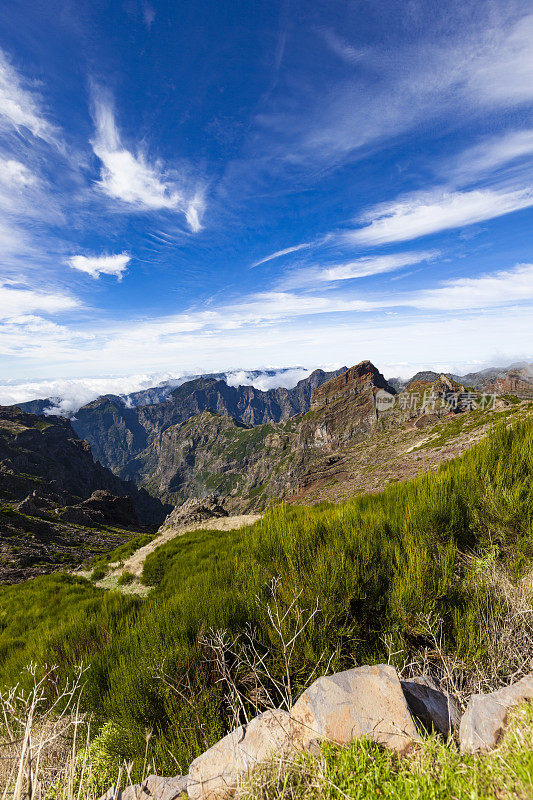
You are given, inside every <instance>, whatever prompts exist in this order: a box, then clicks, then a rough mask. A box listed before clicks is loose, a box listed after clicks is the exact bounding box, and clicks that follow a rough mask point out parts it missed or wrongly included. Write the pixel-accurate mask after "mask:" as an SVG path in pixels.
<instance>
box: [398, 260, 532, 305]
mask: <svg viewBox="0 0 533 800" xmlns="http://www.w3.org/2000/svg"><path fill="white" fill-rule="evenodd" d="M524 301H529V302H531V301H533V264H517V265H516V266H515V267H513V268H512V269H506V270H499V271H497V272H493V273H488V274H484V275H480V276H476V277H472V278H457V279H454V280H449V281H444V282H443V283H442V284H441V285H440V286H439V287H437V288H435V289H422V290H420V291H418V292H416V293H415V294H414V295H413V296H412V298H411V299H410V300H409V298H407V302H408V303H409V304H411V305H413V306H415V307H416V308H420V309H434V310H437V311H457V310H462V309H469V308H492V307H494V306H502V305H508V304H509V303H521V302H524ZM404 302H405V301H404Z"/></svg>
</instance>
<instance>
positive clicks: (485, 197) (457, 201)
mask: <svg viewBox="0 0 533 800" xmlns="http://www.w3.org/2000/svg"><path fill="white" fill-rule="evenodd" d="M531 206H533V190H532V189H530V188H525V189H517V190H505V189H473V190H472V191H465V192H461V191H456V192H453V191H452V192H450V191H446V190H434V191H430V192H418V193H415V194H414V195H409V196H407V197H404V198H400V199H398V200H396V201H393V202H391V203H386V204H384V205H381V206H378V207H376V208H374V209H370V210H369V211H368V212H366V213H365V214H364V215H362V217H361V218H360V219H361V221H362V222H368V223H369V224H368V225H364V226H363V227H361V228H358V229H355V230H351V231H348V232H346V234H345V235H344V238H345V240H346V241H348V242H351V243H355V244H361V245H380V244H387V243H390V242H405V241H409V240H410V239H418V238H419V237H421V236H427V235H429V234H432V233H439V232H441V231H445V230H450V229H453V228H461V227H464V226H467V225H473V224H474V223H479V222H484V221H486V220H489V219H494V218H495V217H501V216H503V215H504V214H510V213H511V212H513V211H520V210H521V209H524V208H530V207H531Z"/></svg>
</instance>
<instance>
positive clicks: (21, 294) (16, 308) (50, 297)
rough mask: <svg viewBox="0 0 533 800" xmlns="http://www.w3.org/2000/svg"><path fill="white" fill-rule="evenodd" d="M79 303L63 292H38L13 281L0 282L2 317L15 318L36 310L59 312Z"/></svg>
mask: <svg viewBox="0 0 533 800" xmlns="http://www.w3.org/2000/svg"><path fill="white" fill-rule="evenodd" d="M77 305H79V303H78V301H77V300H76V299H75V298H74V297H71V296H69V295H66V294H63V293H61V292H53V291H50V292H38V291H34V290H33V289H26V288H22V289H21V288H19V287H18V286H17V285H16V284H15V283H14V282H13V281H9V282H7V281H4V283H0V319H14V318H16V317H18V316H20V315H25V314H32V313H33V312H35V311H39V312H44V313H46V314H57V313H59V312H60V311H69V310H70V309H72V308H75V307H76V306H77Z"/></svg>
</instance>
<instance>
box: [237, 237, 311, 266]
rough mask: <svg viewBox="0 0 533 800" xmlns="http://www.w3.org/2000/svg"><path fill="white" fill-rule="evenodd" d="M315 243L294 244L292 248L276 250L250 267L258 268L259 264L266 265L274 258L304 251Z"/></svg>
mask: <svg viewBox="0 0 533 800" xmlns="http://www.w3.org/2000/svg"><path fill="white" fill-rule="evenodd" d="M314 244H315V242H304V243H303V244H296V245H294V246H293V247H286V248H285V250H277V251H276V252H275V253H271V254H270V255H269V256H265V258H262V259H260V261H256V262H255V263H254V264H252V267H258V266H259V265H260V264H266V263H267V261H273V260H274V259H275V258H281V257H282V256H287V255H289V253H296V252H298V250H305V249H307V248H308V247H312V246H313V245H314Z"/></svg>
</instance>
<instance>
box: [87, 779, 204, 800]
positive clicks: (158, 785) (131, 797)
mask: <svg viewBox="0 0 533 800" xmlns="http://www.w3.org/2000/svg"><path fill="white" fill-rule="evenodd" d="M188 778H189V776H188V775H178V776H177V777H175V778H162V777H161V776H159V775H149V776H148V777H147V778H145V780H144V781H143V782H142V783H135V784H133V785H132V786H127V787H126V789H122V790H121V789H118V790H117V789H116V787H114V786H111V788H109V789H108V790H107V792H106V793H105V794H104V795H102V797H101V798H100V800H177V798H179V797H182V796H183V795H184V794H185V793H186V791H187V781H188Z"/></svg>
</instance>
